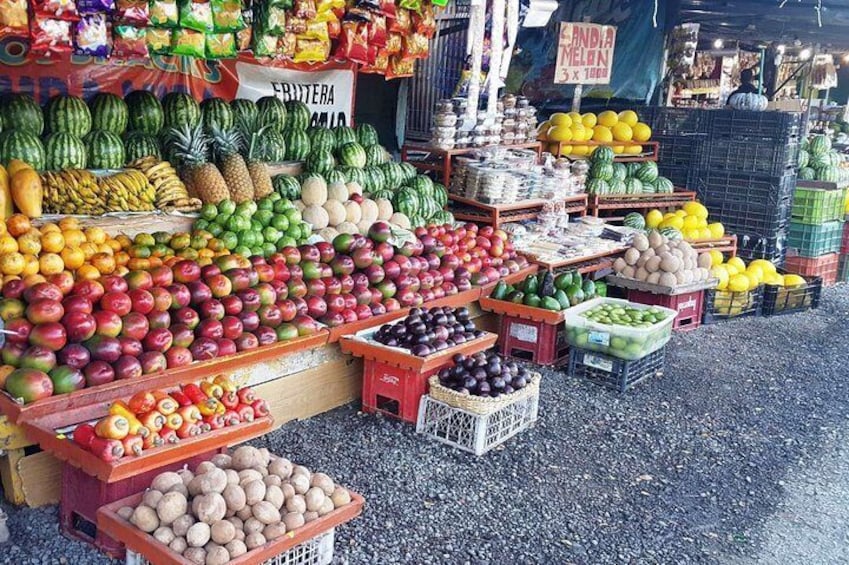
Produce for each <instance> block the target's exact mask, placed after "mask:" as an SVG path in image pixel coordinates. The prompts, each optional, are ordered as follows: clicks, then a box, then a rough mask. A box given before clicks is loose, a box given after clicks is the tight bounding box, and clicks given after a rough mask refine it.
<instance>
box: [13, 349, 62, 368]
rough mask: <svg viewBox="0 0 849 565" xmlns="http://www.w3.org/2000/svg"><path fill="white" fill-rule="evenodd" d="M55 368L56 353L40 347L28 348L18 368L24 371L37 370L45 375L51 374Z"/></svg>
mask: <svg viewBox="0 0 849 565" xmlns="http://www.w3.org/2000/svg"><path fill="white" fill-rule="evenodd" d="M55 366H56V353H54V352H53V351H51V350H49V349H46V348H44V347H41V346H39V345H33V346H32V347H28V348H26V349H25V350H24V352H23V354H22V355H21V359H20V361H19V362H18V367H21V368H22V369H36V370H38V371H43V372H45V373H49V372H50V371H51V370H53V368H54V367H55Z"/></svg>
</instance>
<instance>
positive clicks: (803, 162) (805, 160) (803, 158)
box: [797, 149, 810, 169]
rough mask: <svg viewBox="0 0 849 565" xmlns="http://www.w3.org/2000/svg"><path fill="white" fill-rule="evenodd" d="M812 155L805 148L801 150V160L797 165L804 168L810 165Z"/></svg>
mask: <svg viewBox="0 0 849 565" xmlns="http://www.w3.org/2000/svg"><path fill="white" fill-rule="evenodd" d="M809 157H810V155H809V154H808V152H807V151H805V150H804V149H800V150H799V160H798V161H797V166H798V167H799V168H800V169H802V168H804V167H807V166H808V162H809Z"/></svg>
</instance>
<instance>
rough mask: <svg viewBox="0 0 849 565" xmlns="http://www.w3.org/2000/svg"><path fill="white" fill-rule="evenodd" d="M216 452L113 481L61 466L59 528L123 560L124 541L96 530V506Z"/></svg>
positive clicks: (129, 492)
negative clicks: (165, 472) (163, 473)
mask: <svg viewBox="0 0 849 565" xmlns="http://www.w3.org/2000/svg"><path fill="white" fill-rule="evenodd" d="M216 453H218V451H211V452H209V453H204V454H203V455H198V456H197V457H192V458H191V459H186V460H184V461H180V462H178V463H172V464H170V465H165V466H163V467H160V468H158V469H152V470H150V471H147V472H144V473H140V474H138V475H135V476H133V477H129V478H127V479H124V480H122V481H118V482H115V483H104V482H103V481H101V480H99V479H96V478H95V477H92V476H91V475H88V474H86V473H85V472H84V471H82V470H81V469H78V468H77V467H74V466H72V465H69V464H68V463H64V464H63V465H62V495H61V499H60V502H59V530H60V531H61V532H62V534H63V535H65V536H68V537H70V538H74V539H78V540H81V541H84V542H87V543H90V544H92V545H94V546H95V547H96V548H98V549H99V550H100V551H102V552H103V553H105V554H107V555H108V556H109V557H111V558H113V559H120V560H123V559H124V554H125V550H126V548H125V547H124V544H122V543H121V542H119V541H116V540H114V539H112V538H111V537H109V536H107V535H106V534H104V533H102V532H100V531H98V529H97V509H98V508H100V507H101V506H103V505H104V504H109V503H110V502H114V501H116V500H118V499H121V498H124V497H127V496H130V495H131V494H135V493H137V492H140V491H143V490H144V489H146V488H148V487H149V486H150V483H151V481H152V480H153V478H154V477H155V476H156V475H158V474H159V473H162V472H164V471H176V470H177V469H180V468H182V467H183V465H186V464H188V465H191V466H194V465H196V464H198V463H200V462H201V461H206V460H208V459H210V458H212V456H214V455H215V454H216Z"/></svg>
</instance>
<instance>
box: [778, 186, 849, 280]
mask: <svg viewBox="0 0 849 565" xmlns="http://www.w3.org/2000/svg"><path fill="white" fill-rule="evenodd" d="M845 196H846V189H843V188H837V185H836V184H835V183H828V182H814V181H809V182H804V183H803V182H799V185H798V186H797V187H796V190H795V193H794V198H793V206H792V209H791V219H790V224H789V233H788V238H787V246H788V253H787V261H786V264H785V268H786V270H787V271H788V272H791V273H796V274H799V275H804V276H819V277H822V280H823V284H824V285H826V286H828V285H832V284H834V283H835V282H837V274H838V262H839V258H838V257H839V253H840V251H841V242H842V241H843V228H844V221H843V202H844V199H845Z"/></svg>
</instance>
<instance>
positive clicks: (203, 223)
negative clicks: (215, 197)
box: [193, 218, 209, 230]
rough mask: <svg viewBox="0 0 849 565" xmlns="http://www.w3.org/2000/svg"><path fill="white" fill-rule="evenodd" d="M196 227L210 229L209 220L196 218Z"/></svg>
mask: <svg viewBox="0 0 849 565" xmlns="http://www.w3.org/2000/svg"><path fill="white" fill-rule="evenodd" d="M193 227H194V229H196V230H205V229H209V221H207V220H204V219H203V218H200V219H199V220H195V223H194V226H193Z"/></svg>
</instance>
